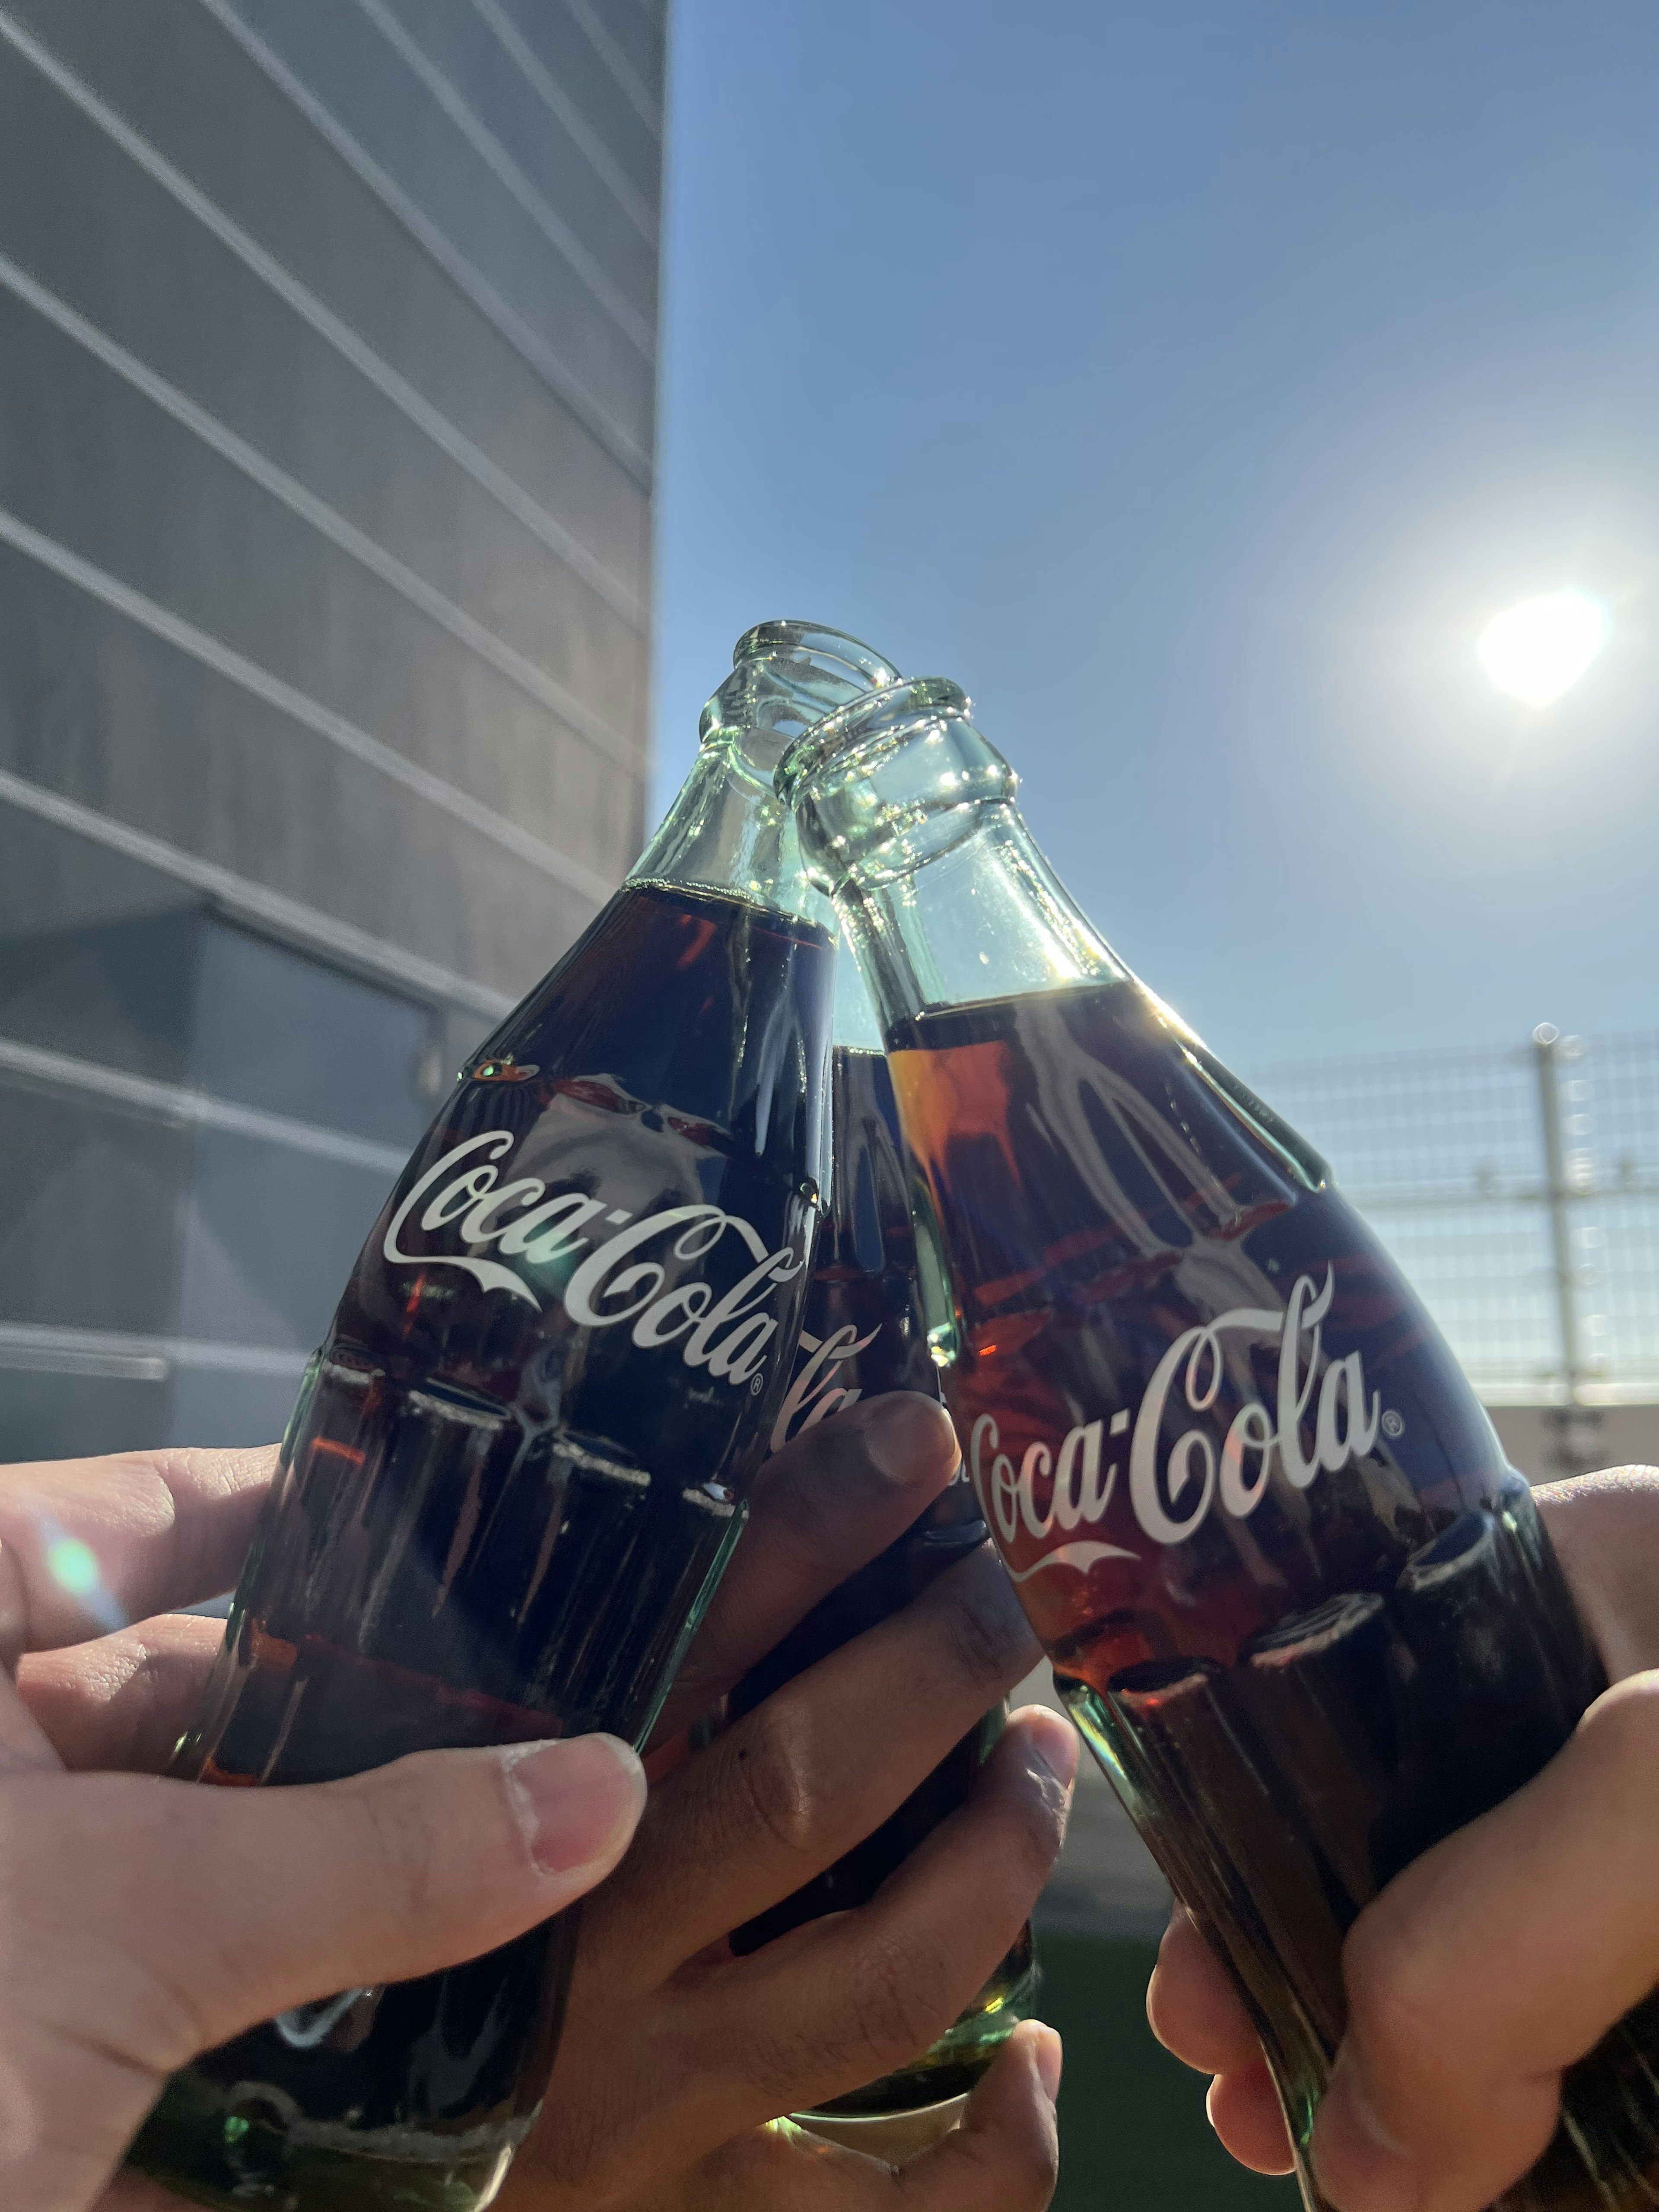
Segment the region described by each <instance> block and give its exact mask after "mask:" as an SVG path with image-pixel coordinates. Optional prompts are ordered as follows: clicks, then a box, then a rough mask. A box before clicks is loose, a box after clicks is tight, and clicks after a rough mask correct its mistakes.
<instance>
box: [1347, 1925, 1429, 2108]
mask: <svg viewBox="0 0 1659 2212" xmlns="http://www.w3.org/2000/svg"><path fill="white" fill-rule="evenodd" d="M1342 1980H1343V1985H1344V1987H1345V1989H1346V1992H1347V1998H1348V2016H1349V2021H1350V2023H1351V2025H1352V2027H1354V2029H1355V2030H1356V2031H1357V2032H1358V2034H1359V2036H1360V2037H1361V2039H1363V2041H1364V2045H1365V2047H1366V2048H1367V2050H1369V2051H1387V2052H1389V2053H1390V2054H1399V2055H1401V2056H1402V2057H1406V2056H1409V2057H1410V2058H1411V2060H1412V2062H1413V2065H1417V2064H1419V2063H1424V2062H1425V2061H1430V2062H1431V2057H1432V2054H1433V2053H1434V2052H1435V2051H1437V2049H1438V2047H1439V2045H1441V2043H1442V2042H1443V2039H1444V2028H1445V2019H1446V2008H1445V2007H1444V2005H1443V2002H1441V2001H1440V1999H1441V1996H1442V1995H1443V1992H1442V1990H1441V1989H1440V1983H1441V1974H1440V1972H1439V1969H1438V1968H1437V1965H1436V1961H1435V1958H1434V1955H1433V1947H1432V1946H1425V1945H1424V1944H1423V1943H1422V1942H1418V1941H1415V1940H1413V1936H1412V1932H1411V1929H1410V1927H1409V1925H1408V1924H1407V1923H1406V1922H1405V1921H1404V1920H1403V1919H1402V1916H1401V1914H1400V1913H1398V1912H1395V1911H1390V1910H1389V1899H1388V1896H1387V1893H1384V1897H1383V1899H1382V1900H1381V1903H1380V1905H1373V1906H1372V1907H1371V1908H1370V1910H1369V1911H1365V1912H1363V1913H1362V1914H1361V1915H1360V1917H1359V1918H1358V1920H1357V1921H1356V1922H1355V1923H1354V1924H1353V1926H1352V1929H1350V1930H1349V1931H1348V1936H1347V1940H1346V1942H1345V1943H1344V1944H1343V1947H1342Z"/></svg>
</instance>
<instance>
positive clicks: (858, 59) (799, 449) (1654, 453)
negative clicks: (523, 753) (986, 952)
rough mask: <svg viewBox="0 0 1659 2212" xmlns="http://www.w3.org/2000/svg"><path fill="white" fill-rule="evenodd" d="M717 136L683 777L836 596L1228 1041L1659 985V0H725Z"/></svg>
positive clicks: (685, 261) (1150, 970)
mask: <svg viewBox="0 0 1659 2212" xmlns="http://www.w3.org/2000/svg"><path fill="white" fill-rule="evenodd" d="M669 180H670V182H669V209H668V264H667V266H668V275H667V289H666V301H665V305H666V325H665V361H664V367H663V372H662V373H663V440H662V473H661V478H660V493H659V528H658V561H659V568H658V591H659V641H658V673H657V687H656V721H657V731H658V746H659V791H660V794H661V796H662V797H663V798H664V799H666V797H667V796H669V795H670V794H671V793H672V791H673V789H674V788H675V787H676V786H677V784H678V781H679V778H680V776H681V775H683V774H684V769H685V767H686V765H687V763H688V762H689V760H690V754H691V749H692V746H693V744H694V742H695V730H696V714H697V710H698V708H699V707H700V705H701V703H702V700H703V698H704V697H705V696H706V695H707V694H708V691H709V690H711V689H712V688H713V686H714V683H715V682H716V681H717V680H718V678H719V677H720V674H721V672H722V671H723V669H724V668H725V666H726V664H727V659H728V656H729V653H730V647H731V644H732V639H733V638H734V637H735V636H736V635H737V634H738V631H739V630H740V629H744V627H746V626H747V625H748V624H749V623H751V622H753V621H756V620H758V619H760V618H762V617H766V616H769V615H774V614H784V615H799V616H805V617H810V618H812V619H815V620H817V621H821V622H827V623H832V624H834V625H836V626H837V627H838V628H841V629H851V630H853V631H855V632H856V633H858V634H859V635H861V636H863V637H865V638H866V639H868V640H869V641H870V642H872V644H874V645H876V646H878V647H879V648H880V649H881V650H882V651H883V652H884V653H887V654H889V655H890V657H891V658H892V659H894V660H896V662H897V663H898V665H900V666H901V667H902V668H903V669H904V670H905V671H907V672H911V673H916V674H931V673H944V674H948V675H951V676H954V677H955V678H957V680H958V681H959V682H961V683H963V684H965V685H966V687H967V688H968V690H969V692H970V693H971V694H972V695H973V697H974V699H975V706H976V709H977V713H978V719H979V720H980V721H981V724H982V726H984V728H985V729H986V731H987V733H988V734H989V735H990V736H991V737H992V738H994V740H995V741H996V742H997V743H998V744H1000V745H1001V746H1002V747H1003V749H1004V750H1006V752H1007V753H1008V754H1009V756H1010V757H1011V758H1012V760H1013V762H1014V763H1015V765H1016V767H1017V768H1018V769H1019V770H1020V772H1021V775H1022V777H1023V778H1024V805H1025V808H1026V811H1027V814H1028V817H1029V818H1030V822H1031V824H1032V827H1033V829H1035V831H1036V835H1037V836H1038V838H1039V839H1040V840H1041V842H1042V844H1043V845H1044V846H1045V847H1046V848H1047V850H1048V853H1049V854H1050V856H1051V857H1052V858H1053V860H1054V863H1055V865H1056V866H1057V867H1058V868H1059V870H1060V873H1061V875H1062V876H1063V877H1064V878H1065V879H1066V882H1067V883H1068V884H1069V885H1070V886H1071V888H1072V890H1073V892H1074V893H1075V894H1076V896H1078V898H1079V900H1080V901H1081V902H1082V903H1083V905H1084V906H1085V908H1087V909H1088V911H1089V912H1090V913H1091V915H1093V917H1094V918H1095V919H1096V921H1098V922H1099V923H1100V924H1101V925H1102V927H1103V928H1104V929H1105V931H1106V933H1107V934H1108V935H1109V937H1110V938H1111V939H1113V941H1114V942H1115V944H1116V945H1117V946H1118V948H1119V950H1120V951H1121V952H1122V953H1123V954H1124V956H1125V957H1127V959H1128V960H1130V962H1131V963H1133V965H1134V966H1135V967H1136V968H1137V969H1139V971H1140V973H1141V974H1142V975H1145V976H1146V979H1147V981H1149V982H1151V983H1152V984H1153V985H1154V986H1155V987H1157V988H1158V990H1160V991H1161V992H1162V993H1163V994H1164V996H1165V997H1166V998H1168V999H1170V1000H1171V1001H1172V1002H1173V1003H1174V1004H1175V1005H1176V1006H1179V1007H1180V1008H1181V1009H1182V1012H1185V1013H1186V1014H1187V1015H1188V1018H1190V1019H1191V1020H1192V1021H1194V1024H1196V1025H1197V1026H1198V1028H1199V1029H1200V1030H1201V1031H1202V1032H1203V1033H1204V1034H1205V1036H1206V1037H1207V1038H1208V1039H1209V1041H1210V1042H1211V1043H1212V1045H1213V1046H1214V1047H1215V1048H1216V1049H1217V1050H1218V1051H1219V1052H1220V1053H1222V1054H1223V1055H1224V1056H1225V1058H1228V1059H1230V1060H1234V1061H1236V1062H1238V1063H1241V1064H1245V1065H1249V1066H1258V1067H1259V1066H1261V1065H1263V1064H1264V1063H1265V1062H1271V1061H1273V1060H1279V1059H1284V1058H1293V1057H1301V1056H1304V1055H1306V1054H1323V1053H1326V1052H1331V1053H1338V1052H1349V1051H1361V1050H1371V1049H1376V1048H1389V1047H1394V1046H1401V1047H1406V1046H1414V1045H1425V1044H1443V1043H1456V1042H1470V1043H1481V1044H1485V1043H1498V1042H1507V1041H1518V1040H1519V1039H1521V1038H1523V1037H1524V1036H1525V1035H1526V1034H1527V1032H1528V1030H1530V1029H1531V1027H1532V1025H1533V1024H1534V1023H1536V1022H1538V1021H1541V1020H1545V1019H1548V1020H1553V1021H1554V1022H1556V1023H1557V1024H1559V1025H1560V1026H1561V1027H1562V1028H1563V1029H1568V1030H1583V1031H1589V1030H1602V1029H1608V1028H1621V1027H1634V1026H1641V1025H1646V1024H1652V1023H1654V1022H1656V1021H1659V983H1656V951H1659V867H1656V847H1659V5H1656V4H1655V0H1571V4H1564V0H1388V4H1387V5H1370V4H1364V0H1158V4H1156V5H1150V6H1149V5H1135V6H1130V5H1127V4H1121V0H1024V4H1023V5H1021V6H1019V7H1014V6H1012V5H1010V4H1008V0H835V4H834V5H832V6H811V7H808V6H805V5H803V4H801V0H678V5H677V8H676V32H675V46H674V54H673V83H672V103H671V137H670V159H669ZM1564 584H1573V585H1577V586H1579V587H1581V588H1583V589H1585V590H1588V591H1590V592H1595V593H1596V594H1597V595H1598V596H1600V597H1601V598H1602V599H1605V600H1606V601H1607V603H1608V604H1609V605H1611V607H1612V609H1613V614H1614V617H1615V621H1616V623H1617V630H1616V634H1615V635H1614V638H1613V643H1612V645H1611V646H1610V647H1609V648H1608V650H1607V653H1606V654H1605V655H1604V656H1603V658H1602V659H1601V662H1600V663H1599V664H1598V665H1597V666H1596V668H1595V670H1594V671H1592V673H1591V675H1590V676H1589V678H1586V680H1585V681H1584V682H1583V684H1582V685H1581V686H1580V687H1579V688H1578V689H1577V690H1575V691H1573V692H1571V693H1569V694H1568V695H1567V696H1566V697H1565V699H1563V700H1562V701H1561V702H1559V703H1558V704H1557V705H1556V706H1555V707H1553V708H1551V709H1549V710H1547V712H1545V713H1542V714H1534V713H1530V712H1528V710H1526V709H1524V708H1521V707H1519V706H1517V705H1516V704H1515V703H1514V702H1510V701H1507V700H1505V699H1504V698H1503V697H1501V696H1499V695H1498V693H1496V692H1495V691H1494V690H1492V688H1491V686H1490V685H1489V684H1487V682H1486V678H1485V677H1484V675H1483V674H1482V673H1481V671H1480V668H1479V666H1478V665H1477V663H1476V661H1475V659H1474V641H1475V638H1476V636H1477V635H1478V634H1479V632H1480V629H1481V627H1482V625H1483V623H1485V621H1486V619H1487V617H1489V616H1490V615H1491V614H1492V613H1494V612H1496V611H1498V610H1499V609H1501V608H1502V607H1504V605H1507V604H1509V603H1510V601H1512V600H1515V599H1520V598H1523V597H1525V596H1527V595H1528V594H1530V593H1533V592H1543V591H1549V590H1553V589H1555V588H1558V587H1559V586H1562V585H1564Z"/></svg>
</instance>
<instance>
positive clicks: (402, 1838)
mask: <svg viewBox="0 0 1659 2212" xmlns="http://www.w3.org/2000/svg"><path fill="white" fill-rule="evenodd" d="M345 1802H349V1805H350V1807H351V1810H352V1819H353V1825H354V1827H355V1829H356V1833H355V1835H354V1837H353V1838H352V1843H353V1849H354V1851H355V1854H356V1857H358V1858H359V1859H360V1860H361V1861H362V1863H363V1864H364V1866H365V1869H366V1870H367V1871H368V1872H369V1873H370V1874H372V1875H373V1877H374V1882H373V1888H374V1893H375V1894H376V1895H377V1896H379V1897H380V1899H381V1900H382V1909H383V1910H384V1911H385V1912H386V1916H387V1917H389V1918H393V1919H398V1920H419V1919H420V1918H421V1917H422V1916H423V1914H424V1913H425V1912H426V1911H427V1909H428V1905H430V1903H431V1901H432V1899H433V1894H434V1890H435V1884H436V1882H437V1881H438V1879H439V1878H440V1873H441V1868H442V1866H443V1863H444V1859H445V1854H444V1851H443V1840H444V1839H443V1836H442V1834H441V1827H440V1824H439V1822H438V1821H437V1820H435V1818H434V1815H433V1808H432V1804H431V1802H430V1798H429V1796H428V1793H427V1792H426V1791H425V1790H422V1788H421V1787H420V1785H419V1784H418V1782H417V1781H416V1778H415V1777H414V1776H413V1775H412V1774H409V1773H406V1772H402V1771H399V1770H398V1768H396V1767H393V1768H392V1769H390V1770H389V1771H386V1772H385V1773H383V1774H380V1775H377V1776H374V1778H372V1779H371V1781H370V1783H369V1784H368V1786H367V1787H364V1788H360V1789H357V1790H353V1791H352V1793H351V1796H350V1797H349V1799H348V1800H346V1801H345ZM502 1809H503V1817H510V1816H507V1814H506V1808H505V1807H503V1808H502Z"/></svg>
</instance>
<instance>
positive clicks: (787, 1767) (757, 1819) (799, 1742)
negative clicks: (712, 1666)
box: [731, 1698, 819, 1856]
mask: <svg viewBox="0 0 1659 2212" xmlns="http://www.w3.org/2000/svg"><path fill="white" fill-rule="evenodd" d="M794 1708H795V1700H793V1699H787V1698H770V1699H767V1701H766V1702H765V1703H764V1704H763V1705H759V1706H757V1708H756V1710H755V1711H754V1712H753V1713H751V1714H750V1717H749V1718H748V1719H747V1721H745V1722H744V1723H743V1725H742V1735H741V1741H737V1742H735V1743H734V1744H733V1746H732V1762H731V1763H732V1767H733V1768H734V1769H735V1770H736V1776H737V1781H738V1804H739V1805H740V1807H741V1808H742V1812H741V1815H740V1825H741V1826H743V1827H744V1828H745V1829H747V1830H749V1831H750V1832H751V1833H753V1832H758V1833H759V1834H760V1835H761V1836H763V1838H766V1839H767V1840H768V1841H769V1842H770V1843H773V1844H776V1845H777V1846H778V1847H779V1849H780V1850H784V1851H786V1852H787V1853H789V1854H790V1855H792V1856H793V1855H795V1854H797V1853H799V1852H802V1851H804V1850H806V1849H807V1848H808V1847H809V1845H810V1844H811V1841H812V1837H813V1832H814V1829H815V1827H816V1826H817V1820H818V1811H819V1808H818V1798H817V1790H815V1789H814V1787H813V1784H812V1781H811V1753H810V1750H809V1748H808V1736H807V1730H806V1729H805V1727H804V1726H802V1725H801V1721H800V1716H799V1711H797V1710H794Z"/></svg>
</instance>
